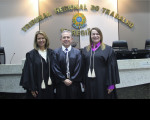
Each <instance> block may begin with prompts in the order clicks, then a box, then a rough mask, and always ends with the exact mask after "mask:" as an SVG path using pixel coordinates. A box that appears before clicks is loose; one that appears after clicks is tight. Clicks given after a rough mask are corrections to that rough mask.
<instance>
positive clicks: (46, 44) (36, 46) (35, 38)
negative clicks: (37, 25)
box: [33, 30, 50, 50]
mask: <svg viewBox="0 0 150 120" xmlns="http://www.w3.org/2000/svg"><path fill="white" fill-rule="evenodd" d="M38 34H42V35H43V36H44V38H45V40H46V43H45V49H47V48H49V45H50V41H49V39H48V37H47V35H46V33H45V32H44V31H42V30H39V31H37V32H36V33H35V37H34V43H33V47H34V49H35V50H39V49H40V48H39V46H38V44H37V35H38Z"/></svg>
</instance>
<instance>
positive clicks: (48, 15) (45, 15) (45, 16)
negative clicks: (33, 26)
mask: <svg viewBox="0 0 150 120" xmlns="http://www.w3.org/2000/svg"><path fill="white" fill-rule="evenodd" d="M50 16H51V14H49V12H47V14H46V13H43V18H44V19H45V18H47V17H50Z"/></svg>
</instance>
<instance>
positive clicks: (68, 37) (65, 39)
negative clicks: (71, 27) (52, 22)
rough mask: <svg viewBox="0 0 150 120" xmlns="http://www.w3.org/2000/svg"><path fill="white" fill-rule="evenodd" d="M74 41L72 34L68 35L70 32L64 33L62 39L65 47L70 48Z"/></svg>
mask: <svg viewBox="0 0 150 120" xmlns="http://www.w3.org/2000/svg"><path fill="white" fill-rule="evenodd" d="M72 40H73V38H72V37H71V35H70V33H68V32H64V33H63V34H62V37H61V39H60V41H61V42H62V44H63V46H64V47H66V48H68V47H69V46H70V45H71V42H72Z"/></svg>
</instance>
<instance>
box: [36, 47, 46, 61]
mask: <svg viewBox="0 0 150 120" xmlns="http://www.w3.org/2000/svg"><path fill="white" fill-rule="evenodd" d="M38 52H39V54H40V55H41V56H42V57H43V58H44V59H45V61H47V60H46V58H47V50H44V51H42V50H40V49H39V50H38Z"/></svg>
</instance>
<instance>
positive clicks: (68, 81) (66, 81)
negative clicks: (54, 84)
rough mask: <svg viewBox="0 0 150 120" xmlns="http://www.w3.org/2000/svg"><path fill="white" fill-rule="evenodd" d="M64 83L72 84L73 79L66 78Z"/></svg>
mask: <svg viewBox="0 0 150 120" xmlns="http://www.w3.org/2000/svg"><path fill="white" fill-rule="evenodd" d="M64 83H65V85H66V86H70V85H71V84H72V81H71V80H69V79H66V80H64Z"/></svg>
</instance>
